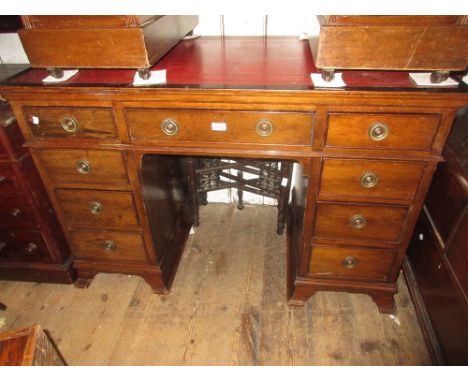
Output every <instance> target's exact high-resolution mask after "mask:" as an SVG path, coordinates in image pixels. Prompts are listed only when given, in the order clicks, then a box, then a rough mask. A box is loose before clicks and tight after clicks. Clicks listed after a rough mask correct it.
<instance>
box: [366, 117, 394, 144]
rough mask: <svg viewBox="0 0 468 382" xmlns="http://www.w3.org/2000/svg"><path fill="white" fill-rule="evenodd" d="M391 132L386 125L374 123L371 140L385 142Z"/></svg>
mask: <svg viewBox="0 0 468 382" xmlns="http://www.w3.org/2000/svg"><path fill="white" fill-rule="evenodd" d="M389 130H390V129H389V127H388V126H387V125H385V124H384V123H380V122H377V123H374V124H373V125H372V126H371V127H370V128H369V138H370V139H372V140H373V141H383V140H384V139H385V138H387V136H388V133H389Z"/></svg>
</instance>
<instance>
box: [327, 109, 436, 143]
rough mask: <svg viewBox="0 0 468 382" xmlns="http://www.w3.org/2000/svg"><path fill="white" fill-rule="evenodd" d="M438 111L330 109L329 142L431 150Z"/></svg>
mask: <svg viewBox="0 0 468 382" xmlns="http://www.w3.org/2000/svg"><path fill="white" fill-rule="evenodd" d="M439 122H440V116H439V115H437V114H379V113H375V114H371V113H366V114H364V113H330V114H329V116H328V130H327V138H326V143H325V146H327V147H350V148H364V149H397V150H430V149H431V146H432V142H433V141H434V136H435V134H436V133H437V128H438V126H439Z"/></svg>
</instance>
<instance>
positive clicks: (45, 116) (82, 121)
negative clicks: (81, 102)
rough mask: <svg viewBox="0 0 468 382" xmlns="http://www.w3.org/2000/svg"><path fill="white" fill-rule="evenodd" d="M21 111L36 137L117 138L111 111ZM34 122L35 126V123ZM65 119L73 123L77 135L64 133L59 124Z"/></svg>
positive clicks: (32, 108)
mask: <svg viewBox="0 0 468 382" xmlns="http://www.w3.org/2000/svg"><path fill="white" fill-rule="evenodd" d="M23 111H24V115H25V118H26V119H27V120H28V122H29V127H30V129H31V132H32V134H33V135H34V136H35V137H39V138H40V137H54V138H66V137H67V138H69V139H72V138H75V137H76V138H95V139H113V138H116V137H117V132H116V129H115V124H114V117H113V113H112V109H111V108H96V107H94V108H91V107H90V108H78V107H50V106H24V107H23ZM33 119H34V120H37V121H38V122H36V123H34V121H33ZM66 119H68V120H70V119H73V120H75V121H76V124H77V125H76V126H77V131H76V132H69V131H66V130H64V128H63V127H62V122H63V121H64V120H66Z"/></svg>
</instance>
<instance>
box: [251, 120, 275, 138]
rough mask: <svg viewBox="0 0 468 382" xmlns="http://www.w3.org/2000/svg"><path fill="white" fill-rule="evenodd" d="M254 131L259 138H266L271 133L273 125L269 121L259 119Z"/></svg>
mask: <svg viewBox="0 0 468 382" xmlns="http://www.w3.org/2000/svg"><path fill="white" fill-rule="evenodd" d="M255 130H256V131H257V134H258V135H260V136H261V137H268V136H269V135H271V133H273V123H272V122H271V121H270V120H269V119H261V120H260V121H258V123H257V126H255Z"/></svg>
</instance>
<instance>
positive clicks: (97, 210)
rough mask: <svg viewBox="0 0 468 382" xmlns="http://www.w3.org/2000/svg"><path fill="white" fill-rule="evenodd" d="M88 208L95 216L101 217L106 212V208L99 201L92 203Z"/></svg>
mask: <svg viewBox="0 0 468 382" xmlns="http://www.w3.org/2000/svg"><path fill="white" fill-rule="evenodd" d="M88 208H89V212H91V213H92V214H93V215H100V214H102V213H103V212H104V206H103V205H102V203H101V202H98V201H92V202H90V203H89V205H88Z"/></svg>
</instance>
